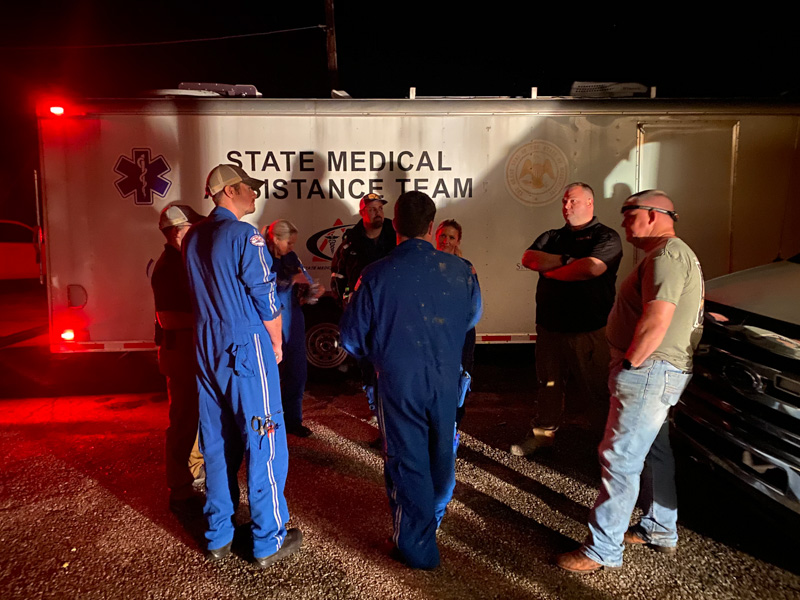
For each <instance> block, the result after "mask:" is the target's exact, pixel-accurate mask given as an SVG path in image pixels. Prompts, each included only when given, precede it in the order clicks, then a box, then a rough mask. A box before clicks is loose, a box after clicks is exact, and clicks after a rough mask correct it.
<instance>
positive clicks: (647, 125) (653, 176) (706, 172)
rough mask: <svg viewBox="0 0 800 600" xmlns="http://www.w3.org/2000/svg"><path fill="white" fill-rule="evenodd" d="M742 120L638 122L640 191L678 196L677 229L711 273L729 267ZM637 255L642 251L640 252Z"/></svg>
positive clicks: (674, 198)
mask: <svg viewBox="0 0 800 600" xmlns="http://www.w3.org/2000/svg"><path fill="white" fill-rule="evenodd" d="M738 137H739V122H738V121H735V120H720V121H717V120H715V121H688V122H686V121H684V122H679V123H678V122H674V121H657V122H644V123H639V127H638V134H637V182H636V183H637V185H636V187H637V191H642V190H648V189H660V190H664V191H666V192H667V193H668V194H669V195H670V197H671V198H672V199H673V201H674V202H675V207H676V210H677V211H678V214H679V215H680V221H679V222H678V223H677V224H676V227H675V230H676V232H677V234H678V236H680V238H681V239H682V240H684V241H685V242H686V243H687V244H689V246H691V248H692V249H693V250H694V251H695V253H696V254H697V257H698V258H699V259H700V263H701V264H702V265H703V274H704V275H705V277H706V278H707V279H710V278H712V277H717V276H719V275H725V274H726V273H729V272H730V271H731V219H732V206H733V185H734V176H735V173H736V168H735V167H736V149H737V141H738ZM637 255H638V256H637V257H636V258H637V259H639V258H641V253H639V252H637Z"/></svg>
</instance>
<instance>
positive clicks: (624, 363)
mask: <svg viewBox="0 0 800 600" xmlns="http://www.w3.org/2000/svg"><path fill="white" fill-rule="evenodd" d="M622 368H623V369H625V370H626V371H630V370H632V369H633V365H632V364H631V361H629V360H628V359H627V358H623V359H622Z"/></svg>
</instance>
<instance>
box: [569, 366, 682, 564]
mask: <svg viewBox="0 0 800 600" xmlns="http://www.w3.org/2000/svg"><path fill="white" fill-rule="evenodd" d="M689 379H691V374H690V373H686V372H684V371H681V370H679V369H677V368H675V367H674V366H672V365H671V364H670V363H668V362H666V361H663V360H647V361H645V362H644V363H642V364H641V365H640V366H639V368H638V369H631V370H628V371H626V370H624V369H622V366H621V364H620V363H619V362H616V361H615V363H614V364H612V366H611V372H610V375H609V380H608V386H609V392H610V394H611V408H610V410H609V413H608V421H607V422H606V430H605V434H604V436H603V441H602V442H601V443H600V447H599V449H598V454H599V456H600V466H601V479H602V481H601V485H600V494H599V495H598V497H597V502H596V503H595V505H594V508H593V509H592V513H591V515H590V517H589V537H588V539H587V540H586V543H585V544H584V545H583V552H584V554H586V556H588V557H589V558H591V559H592V560H595V561H597V562H599V563H600V564H602V565H606V566H608V567H618V566H620V565H622V549H623V536H624V535H625V531H626V530H627V529H628V524H629V522H630V518H631V513H632V512H633V508H634V506H635V505H636V499H637V497H639V496H640V493H641V497H640V501H641V505H642V509H643V510H644V511H645V515H644V516H643V517H642V520H641V523H640V524H639V525H638V526H637V527H636V532H637V534H639V535H640V536H641V537H642V538H643V539H644V540H645V541H647V542H648V543H650V544H654V545H659V546H675V545H676V544H677V543H678V530H677V519H678V504H677V497H676V493H675V461H674V459H673V457H672V449H671V448H670V445H669V424H668V422H667V415H668V413H669V409H670V408H671V407H672V406H675V404H677V402H678V399H679V398H680V395H681V393H683V390H684V389H685V388H686V385H687V384H688V383H689ZM640 478H641V491H640Z"/></svg>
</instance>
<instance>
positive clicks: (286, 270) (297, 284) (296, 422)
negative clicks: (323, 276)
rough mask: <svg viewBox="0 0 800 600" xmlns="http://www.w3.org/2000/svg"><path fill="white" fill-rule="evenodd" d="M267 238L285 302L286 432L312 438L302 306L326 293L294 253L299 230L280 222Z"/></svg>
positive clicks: (282, 374)
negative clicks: (308, 424)
mask: <svg viewBox="0 0 800 600" xmlns="http://www.w3.org/2000/svg"><path fill="white" fill-rule="evenodd" d="M264 237H265V238H266V240H267V248H268V249H269V253H270V254H271V255H272V270H273V271H274V272H275V277H276V279H277V281H276V284H277V285H276V287H277V292H278V299H279V300H280V302H281V324H282V328H283V360H282V361H281V363H280V365H279V368H280V377H281V398H282V401H283V416H284V420H285V422H286V432H287V433H290V434H292V435H296V436H298V437H308V436H310V435H311V430H310V429H309V428H308V427H306V426H305V425H303V392H304V391H305V388H306V379H307V377H308V364H307V362H306V345H305V337H306V322H305V318H304V317H303V309H302V304H304V303H305V302H316V301H317V298H319V297H320V296H321V295H322V292H323V291H324V290H323V288H322V286H321V285H319V284H318V283H315V282H314V280H313V279H311V277H310V276H309V274H308V272H307V271H306V270H305V268H304V267H303V264H302V263H301V262H300V259H299V258H298V257H297V254H295V253H294V252H293V248H294V245H295V242H297V227H295V226H294V225H292V224H291V223H290V222H289V221H286V220H285V219H279V220H278V221H275V222H274V223H272V224H271V225H270V226H269V227H268V228H266V231H265V235H264Z"/></svg>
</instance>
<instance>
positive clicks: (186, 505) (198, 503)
mask: <svg viewBox="0 0 800 600" xmlns="http://www.w3.org/2000/svg"><path fill="white" fill-rule="evenodd" d="M205 503H206V497H205V496H204V495H203V494H198V493H193V494H192V495H191V496H187V497H186V498H179V499H176V498H170V499H169V509H170V510H171V511H172V512H174V513H175V514H176V515H178V516H179V517H199V516H201V515H202V514H203V506H204V505H205Z"/></svg>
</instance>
